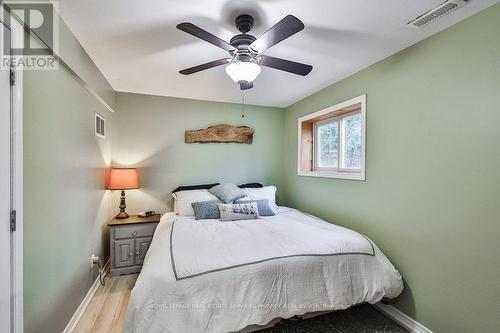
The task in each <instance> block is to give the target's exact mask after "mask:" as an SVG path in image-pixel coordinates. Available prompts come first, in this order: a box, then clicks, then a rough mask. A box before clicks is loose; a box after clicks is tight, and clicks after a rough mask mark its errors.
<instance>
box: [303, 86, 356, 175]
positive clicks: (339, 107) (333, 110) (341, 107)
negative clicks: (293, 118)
mask: <svg viewBox="0 0 500 333" xmlns="http://www.w3.org/2000/svg"><path fill="white" fill-rule="evenodd" d="M357 104H360V107H359V109H358V110H353V111H351V112H349V111H345V110H346V109H348V108H349V107H352V106H355V105H357ZM330 114H331V117H327V118H325V119H318V120H315V119H317V118H321V117H325V116H328V115H330ZM355 114H361V161H360V162H361V167H360V168H359V169H347V168H342V164H343V158H344V156H343V155H344V151H343V147H344V145H345V142H344V141H345V140H344V138H343V135H344V131H345V129H344V127H345V122H344V121H343V120H344V119H345V118H347V117H350V116H352V115H355ZM304 122H312V127H313V128H312V132H313V133H312V156H311V166H310V170H302V167H301V166H302V164H303V161H302V158H303V157H302V152H303V147H302V144H303V137H302V128H303V123H304ZM333 122H338V123H339V135H338V138H339V142H338V144H339V155H338V162H339V164H338V168H328V167H321V168H320V167H318V166H317V158H318V157H317V147H318V143H317V128H318V126H321V125H324V124H328V123H333ZM365 168H366V95H361V96H358V97H356V98H353V99H350V100H348V101H345V102H342V103H339V104H336V105H333V106H331V107H328V108H326V109H323V110H320V111H317V112H314V113H312V114H309V115H306V116H303V117H300V118H299V119H298V149H297V175H298V176H309V177H324V178H336V179H348V180H361V181H364V180H366V176H365Z"/></svg>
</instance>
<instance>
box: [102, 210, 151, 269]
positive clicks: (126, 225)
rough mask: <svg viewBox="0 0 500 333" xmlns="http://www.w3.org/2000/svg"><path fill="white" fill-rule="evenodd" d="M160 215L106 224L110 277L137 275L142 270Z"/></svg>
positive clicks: (129, 218) (131, 218) (118, 220)
mask: <svg viewBox="0 0 500 333" xmlns="http://www.w3.org/2000/svg"><path fill="white" fill-rule="evenodd" d="M159 222H160V214H154V215H152V216H148V217H139V216H137V215H131V216H130V217H128V218H125V219H116V218H114V219H113V220H111V222H109V223H108V226H109V246H110V255H111V259H110V264H111V269H110V273H111V276H117V275H121V274H130V273H137V272H139V271H140V270H141V268H142V263H143V262H144V257H146V252H147V251H148V249H149V245H150V244H151V240H152V239H153V234H154V232H155V229H156V226H157V225H158V223H159Z"/></svg>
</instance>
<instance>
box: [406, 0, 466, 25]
mask: <svg viewBox="0 0 500 333" xmlns="http://www.w3.org/2000/svg"><path fill="white" fill-rule="evenodd" d="M466 3H467V1H466V0H448V1H445V2H444V3H442V4H440V5H439V6H437V7H436V8H433V9H431V10H430V11H428V12H427V13H425V14H422V15H420V16H419V17H417V18H416V19H414V20H413V21H411V22H410V23H408V25H409V26H411V27H417V28H421V27H423V26H426V25H427V24H429V23H431V22H433V21H435V20H437V19H438V18H440V17H442V16H444V15H446V14H448V13H450V12H452V11H454V10H455V9H457V8H458V7H462V6H463V5H465V4H466Z"/></svg>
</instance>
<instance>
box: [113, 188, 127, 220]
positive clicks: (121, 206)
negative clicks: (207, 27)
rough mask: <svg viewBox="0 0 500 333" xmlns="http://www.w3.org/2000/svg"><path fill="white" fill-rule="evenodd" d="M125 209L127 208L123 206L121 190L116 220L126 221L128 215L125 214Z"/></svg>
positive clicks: (123, 194) (123, 195)
mask: <svg viewBox="0 0 500 333" xmlns="http://www.w3.org/2000/svg"><path fill="white" fill-rule="evenodd" d="M125 208H127V205H126V204H125V191H124V190H122V193H121V196H120V212H119V213H118V215H116V216H115V218H116V219H126V218H127V217H128V214H127V213H126V212H125Z"/></svg>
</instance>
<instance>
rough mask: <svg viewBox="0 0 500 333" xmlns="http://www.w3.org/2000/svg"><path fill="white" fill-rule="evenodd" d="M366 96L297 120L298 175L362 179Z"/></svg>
mask: <svg viewBox="0 0 500 333" xmlns="http://www.w3.org/2000/svg"><path fill="white" fill-rule="evenodd" d="M365 105H366V96H364V95H363V96H360V97H357V98H354V99H352V100H349V101H347V102H344V103H341V104H338V105H335V106H332V107H329V108H327V109H325V110H321V111H318V112H315V113H313V114H310V115H307V116H304V117H302V118H300V119H299V126H298V130H299V150H298V175H300V176H314V177H329V178H341V179H354V180H364V179H365V166H364V164H365V118H366V106H365Z"/></svg>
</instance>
